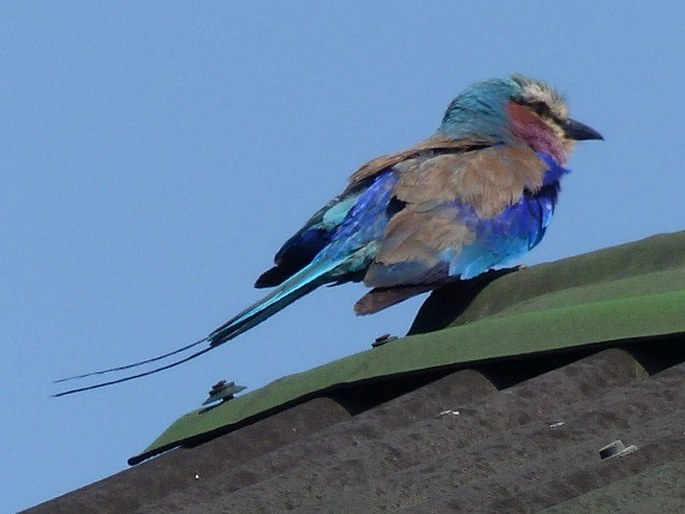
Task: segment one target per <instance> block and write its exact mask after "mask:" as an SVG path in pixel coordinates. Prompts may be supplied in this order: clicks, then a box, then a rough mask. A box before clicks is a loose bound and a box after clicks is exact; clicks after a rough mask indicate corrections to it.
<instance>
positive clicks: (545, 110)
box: [528, 102, 551, 116]
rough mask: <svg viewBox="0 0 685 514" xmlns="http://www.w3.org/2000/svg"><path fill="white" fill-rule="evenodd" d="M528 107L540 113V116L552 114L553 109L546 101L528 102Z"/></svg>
mask: <svg viewBox="0 0 685 514" xmlns="http://www.w3.org/2000/svg"><path fill="white" fill-rule="evenodd" d="M528 107H530V108H531V109H533V111H535V113H536V114H539V115H540V116H550V115H551V111H550V109H549V105H547V104H546V103H545V102H531V103H529V104H528Z"/></svg>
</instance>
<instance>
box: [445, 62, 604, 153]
mask: <svg viewBox="0 0 685 514" xmlns="http://www.w3.org/2000/svg"><path fill="white" fill-rule="evenodd" d="M438 133H440V134H444V135H447V136H449V137H452V138H465V137H476V138H478V137H486V138H493V139H496V140H499V141H502V142H504V143H509V144H527V145H529V146H531V147H532V148H533V149H534V150H535V151H539V152H545V153H547V154H549V155H550V156H552V157H554V159H555V160H556V161H557V162H559V163H560V164H563V163H564V162H565V161H566V159H567V158H568V156H569V154H570V153H571V151H572V150H573V147H574V145H575V143H576V141H581V140H586V139H602V136H601V135H600V134H599V132H597V131H596V130H594V129H592V128H590V127H588V126H587V125H584V124H582V123H580V122H578V121H575V120H573V119H571V118H569V115H568V104H567V103H566V100H565V99H564V98H563V97H562V96H561V95H560V94H559V93H557V92H556V91H555V90H554V89H552V88H551V87H550V86H548V85H547V84H545V83H544V82H540V81H538V80H533V79H530V78H527V77H524V76H522V75H512V76H511V77H508V78H504V79H492V80H486V81H484V82H479V83H477V84H474V85H473V86H471V87H469V88H467V89H466V90H465V91H463V92H462V93H461V94H460V95H459V96H457V97H456V98H455V99H454V100H452V102H451V103H450V105H449V107H448V108H447V111H446V112H445V116H444V117H443V120H442V124H441V125H440V127H439V128H438Z"/></svg>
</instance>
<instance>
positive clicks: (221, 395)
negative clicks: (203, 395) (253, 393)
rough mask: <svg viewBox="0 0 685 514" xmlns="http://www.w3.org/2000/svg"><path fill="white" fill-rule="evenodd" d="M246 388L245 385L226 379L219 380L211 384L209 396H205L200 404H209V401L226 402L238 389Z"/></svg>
mask: <svg viewBox="0 0 685 514" xmlns="http://www.w3.org/2000/svg"><path fill="white" fill-rule="evenodd" d="M244 389H246V387H245V386H241V385H235V382H227V381H226V380H219V381H218V382H217V383H216V384H214V385H213V386H212V388H211V389H210V391H209V393H208V394H209V398H207V399H206V400H205V401H204V403H203V404H202V405H209V404H210V403H214V402H218V401H219V400H221V401H222V402H227V401H228V400H232V399H233V398H234V396H235V395H236V394H237V393H239V392H240V391H242V390H244Z"/></svg>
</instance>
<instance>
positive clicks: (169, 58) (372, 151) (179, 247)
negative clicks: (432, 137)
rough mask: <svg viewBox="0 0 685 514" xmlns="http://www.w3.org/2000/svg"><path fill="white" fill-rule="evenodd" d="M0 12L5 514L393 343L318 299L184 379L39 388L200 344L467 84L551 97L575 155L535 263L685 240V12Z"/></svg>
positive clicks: (375, 322) (108, 8)
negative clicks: (234, 398)
mask: <svg viewBox="0 0 685 514" xmlns="http://www.w3.org/2000/svg"><path fill="white" fill-rule="evenodd" d="M287 4H288V5H286V2H254V1H253V2H230V3H229V2H202V3H200V2H185V3H181V2H169V1H165V2H116V3H114V2H111V3H105V2H39V3H36V2H26V1H21V2H10V1H7V2H3V3H2V4H1V5H0V69H1V70H2V76H1V77H2V78H1V79H0V175H1V178H2V180H1V183H0V184H1V187H0V215H1V218H0V219H1V220H2V222H0V291H2V293H1V294H0V300H1V302H2V308H1V309H0V336H1V337H2V345H3V353H4V355H3V359H2V361H1V362H0V386H1V388H2V391H3V393H4V397H5V414H4V415H3V422H2V426H3V429H2V434H3V437H2V439H1V442H0V445H1V448H0V452H1V454H2V455H3V459H4V462H5V464H4V466H2V468H0V483H2V484H3V485H4V487H3V490H4V493H3V495H1V496H0V511H2V512H9V511H13V510H17V509H19V508H24V507H28V506H31V505H34V504H36V503H39V502H41V501H44V500H47V499H49V498H51V497H54V496H56V495H59V494H62V493H65V492H67V491H70V490H73V489H75V488H77V487H80V486H83V485H86V484H89V483H91V482H93V481H95V480H98V479H101V478H104V477H106V476H108V475H110V474H112V473H115V472H117V471H120V470H122V469H125V468H126V459H127V458H128V457H129V456H131V455H133V454H136V453H138V452H139V451H140V450H142V449H143V448H144V447H145V446H146V445H147V444H148V443H149V442H150V441H151V440H152V439H154V438H155V437H156V436H157V435H159V433H161V431H162V430H163V429H165V428H166V427H167V426H168V425H169V424H170V423H171V422H172V421H174V420H175V419H176V418H177V417H178V416H180V415H182V414H184V413H185V412H187V411H189V410H191V409H193V408H195V407H197V406H198V405H199V404H200V403H201V402H202V401H203V400H204V399H205V397H206V392H207V390H208V389H209V387H210V386H211V384H213V383H214V382H216V381H217V380H218V379H221V378H226V379H229V380H236V381H237V382H238V383H240V384H243V385H246V386H248V387H249V388H250V389H254V388H256V387H259V386H260V385H263V384H265V383H267V382H269V381H271V380H273V379H275V378H277V377H280V376H282V375H285V374H290V373H293V372H296V371H301V370H305V369H308V368H311V367H313V366H315V365H317V364H321V363H324V362H328V361H330V360H332V359H336V358H339V357H342V356H345V355H348V354H351V353H354V352H358V351H361V350H364V349H367V348H368V347H369V345H370V343H371V341H372V340H373V339H374V338H375V337H376V336H378V335H380V334H382V333H385V332H390V333H395V334H402V333H404V332H405V331H406V330H407V328H408V326H409V325H410V322H411V320H412V318H413V316H414V314H415V312H416V310H417V308H418V306H419V305H420V302H421V300H422V299H416V300H413V301H411V302H407V303H406V304H404V305H401V306H398V307H395V308H393V309H391V310H388V311H386V312H383V313H380V314H378V315H375V316H372V317H367V318H355V316H354V315H353V313H352V305H353V303H354V301H355V300H356V298H357V297H359V296H360V295H361V294H362V293H363V288H362V287H361V286H359V285H350V286H345V287H340V288H333V289H323V290H319V291H317V292H315V293H314V294H312V295H310V296H309V297H307V298H304V299H302V300H301V301H299V302H298V303H297V304H295V305H293V306H291V307H289V308H288V309H287V310H286V311H283V312H282V313H280V314H279V315H278V316H276V317H274V318H272V319H271V320H269V321H268V322H266V323H264V324H263V325H261V326H259V327H257V328H256V329H254V330H253V331H251V332H249V333H247V334H244V335H242V336H240V337H239V338H238V339H236V340H235V341H233V342H231V343H230V344H228V345H225V346H224V347H222V348H220V349H218V350H216V351H214V352H211V353H210V354H208V355H206V356H204V357H203V358H201V359H198V360H196V361H194V362H192V363H190V364H188V365H186V366H184V367H182V368H180V369H175V370H172V371H169V372H167V373H165V374H161V375H157V376H155V377H152V378H148V379H145V380H142V381H136V382H132V383H128V384H125V385H121V386H119V387H115V388H109V389H105V390H99V391H95V392H92V393H90V394H82V395H76V396H71V397H67V398H62V399H51V398H49V395H50V394H52V393H54V392H57V391H58V388H57V387H56V386H53V385H52V384H51V383H50V381H51V380H52V379H54V378H58V377H61V376H65V375H70V374H74V373H76V372H80V371H90V370H93V369H99V368H102V367H107V366H110V365H114V364H120V363H122V362H128V361H130V360H135V359H138V358H143V357H146V356H150V355H153V354H156V353H160V352H163V351H166V350H168V349H171V348H174V347H176V346H178V345H181V344H184V343H186V342H189V341H193V340H195V339H198V338H199V337H202V336H204V335H205V334H206V333H208V332H209V331H210V330H212V329H213V328H215V327H216V326H217V325H219V324H221V323H222V322H223V321H224V320H225V319H227V318H228V317H230V316H231V315H232V314H234V313H235V312H236V311H238V310H240V309H242V308H243V307H244V306H246V305H247V304H248V303H251V302H252V301H253V300H255V299H256V298H257V297H258V292H257V291H255V290H253V289H252V283H253V281H254V279H255V278H256V277H257V276H258V275H259V273H260V272H261V271H263V270H264V269H266V268H267V267H269V265H270V264H271V259H272V256H273V254H274V252H275V251H276V250H277V249H278V247H279V246H280V244H281V243H282V242H283V241H284V240H285V239H286V238H287V237H288V236H289V235H290V234H292V233H293V232H294V231H295V230H296V229H298V228H299V226H300V225H301V223H302V222H304V221H305V220H306V219H307V217H308V216H309V215H310V214H311V213H312V212H313V211H314V210H316V209H317V208H318V207H319V206H320V205H321V204H323V203H324V202H326V201H327V200H329V199H330V198H331V197H332V196H334V195H335V194H337V193H338V192H339V191H340V190H341V189H342V188H343V187H344V185H345V180H346V177H347V176H348V175H349V174H350V173H351V172H352V171H354V170H355V169H356V168H357V167H358V166H359V165H361V164H362V163H364V162H365V161H367V160H368V159H370V158H372V157H374V156H376V155H379V154H382V153H389V152H392V151H396V150H400V149H402V148H404V147H407V146H410V145H411V144H414V143H416V142H418V141H419V140H421V139H423V138H425V137H426V136H428V135H429V134H431V133H432V131H433V130H435V128H436V127H437V125H438V123H439V121H440V119H441V116H442V114H443V111H444V109H445V107H446V106H447V104H448V102H449V101H450V100H451V99H452V97H454V96H455V95H456V94H457V93H458V92H459V91H460V90H461V89H462V88H463V87H465V86H467V85H468V84H470V83H472V82H475V81H478V80H481V79H485V78H491V77H497V76H502V75H505V74H508V73H511V72H514V71H520V72H523V73H526V74H529V75H531V76H533V77H536V78H541V79H544V80H546V81H548V82H550V83H552V84H554V85H556V86H557V87H558V88H559V89H560V90H561V91H562V92H564V93H565V94H566V95H567V97H568V99H569V102H570V105H571V112H572V115H573V117H574V118H576V119H578V120H580V121H583V122H585V123H587V124H589V125H590V126H592V127H594V128H596V129H597V130H599V131H600V132H602V134H603V135H604V136H605V138H606V141H605V142H588V143H583V144H580V145H579V147H578V149H577V151H576V153H575V154H574V157H573V158H572V159H571V162H570V164H569V167H570V168H571V169H572V170H574V172H573V173H572V174H571V175H570V176H567V177H566V178H565V179H564V183H563V193H562V196H561V201H560V206H559V209H558V211H557V214H556V215H555V219H554V221H553V222H552V226H551V227H550V230H549V232H548V234H547V236H546V238H545V240H544V241H543V242H542V243H541V244H540V245H539V246H538V247H537V248H536V249H535V250H534V251H533V252H532V253H531V254H530V255H529V256H528V257H527V258H526V259H525V262H526V263H528V264H533V263H537V262H542V261H548V260H554V259H558V258H561V257H565V256H570V255H575V254H579V253H583V252H587V251H590V250H593V249H597V248H602V247H606V246H611V245H615V244H618V243H622V242H627V241H631V240H635V239H639V238H642V237H645V236H648V235H651V234H655V233H660V232H669V231H677V230H681V229H683V219H685V216H684V215H685V204H684V203H683V195H684V193H685V178H684V170H683V165H682V148H683V125H682V124H683V119H684V115H685V99H684V98H685V97H684V96H683V91H685V61H684V60H683V58H682V56H683V55H684V54H685V36H684V35H683V30H682V20H683V19H685V7H683V4H682V3H681V2H663V3H661V4H660V7H659V8H654V7H653V4H651V3H648V2H644V3H641V2H631V3H630V4H628V3H625V2H618V1H613V2H611V1H608V2H602V3H601V5H599V6H598V5H595V4H596V3H595V2H573V3H568V2H516V3H514V2H512V3H508V4H507V5H504V3H503V2H498V3H492V4H490V5H487V4H484V3H481V2H430V3H425V2H420V3H419V2H402V1H392V2H389V1H388V2H373V3H371V2H361V1H359V2H356V1H345V2H318V1H309V2H297V3H295V2H292V3H287Z"/></svg>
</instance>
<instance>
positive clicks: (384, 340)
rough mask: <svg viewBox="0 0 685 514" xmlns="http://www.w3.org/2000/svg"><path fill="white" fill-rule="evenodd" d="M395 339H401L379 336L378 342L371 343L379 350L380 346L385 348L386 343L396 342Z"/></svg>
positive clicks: (388, 335)
mask: <svg viewBox="0 0 685 514" xmlns="http://www.w3.org/2000/svg"><path fill="white" fill-rule="evenodd" d="M395 339H399V338H398V337H397V336H391V335H390V334H383V335H382V336H378V337H377V338H376V340H375V341H374V342H373V343H371V347H372V348H377V347H379V346H383V345H384V344H386V343H389V342H391V341H394V340H395Z"/></svg>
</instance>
